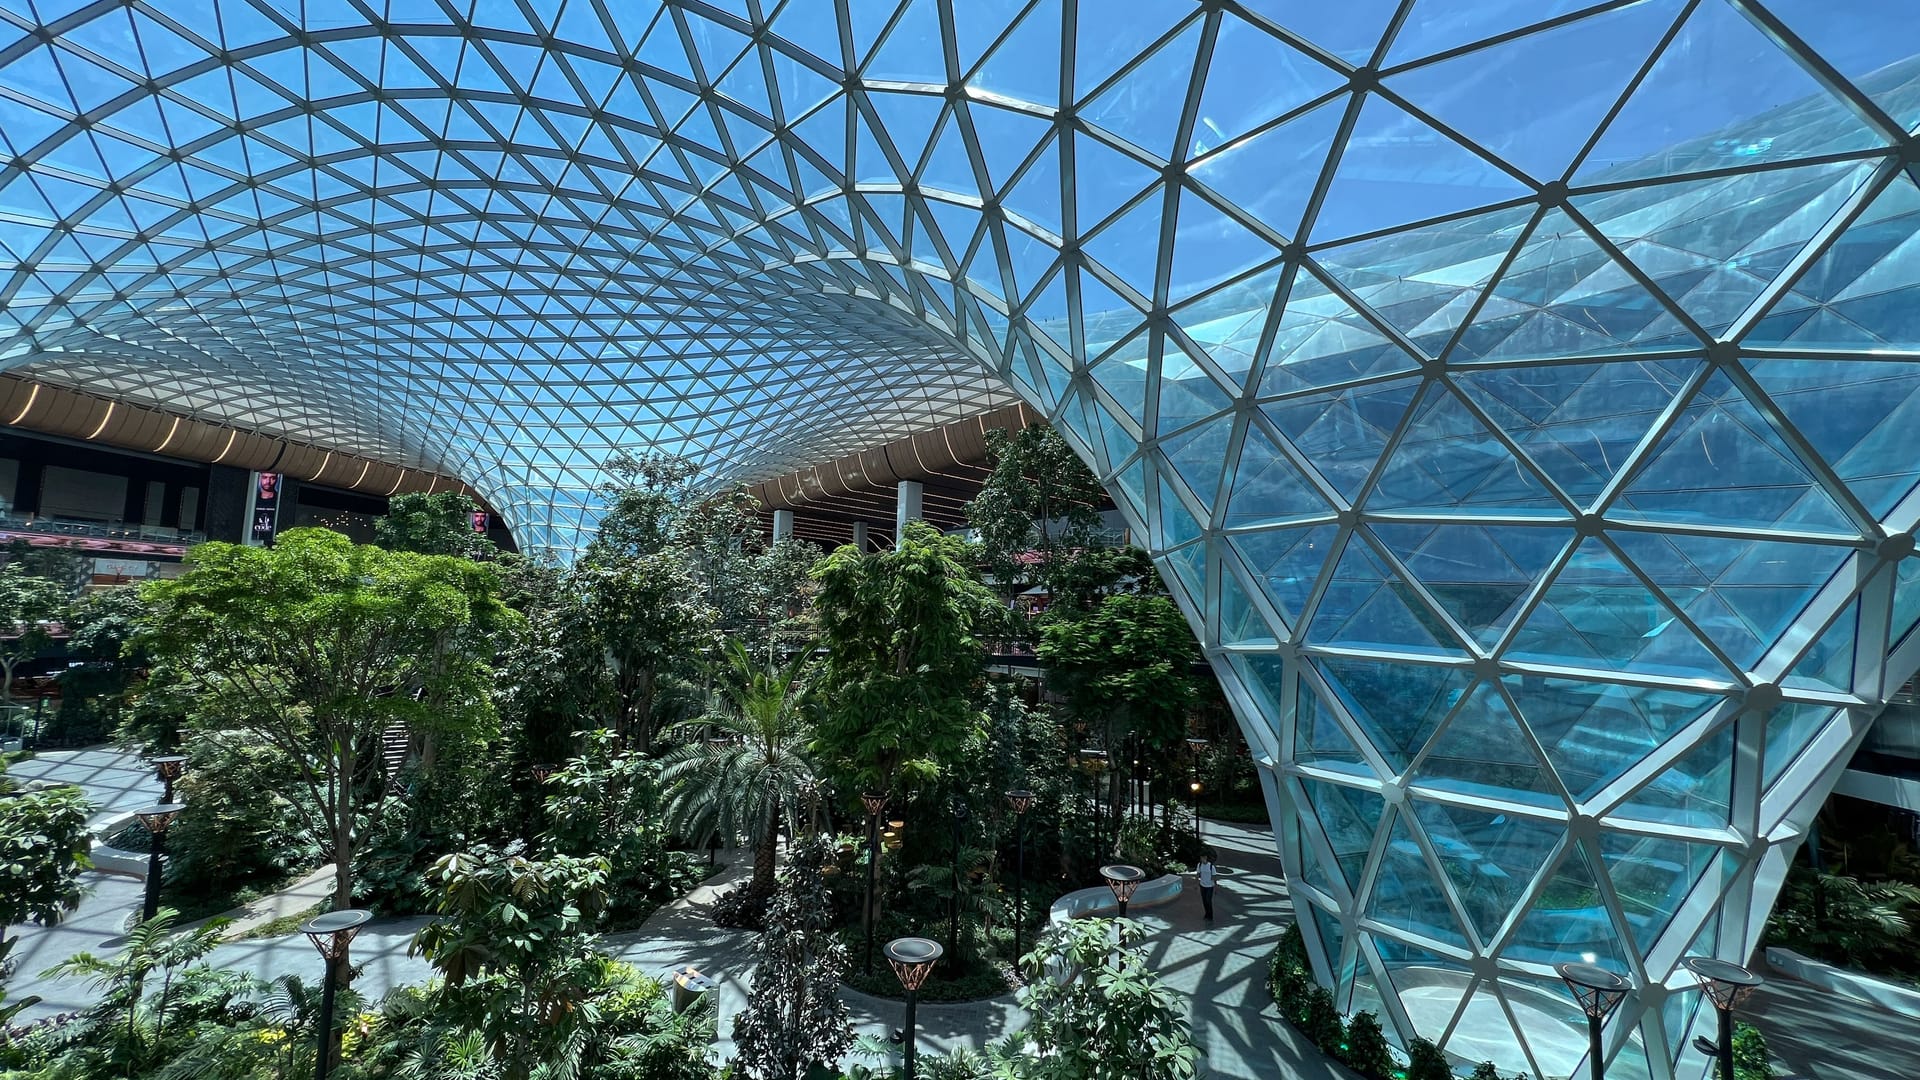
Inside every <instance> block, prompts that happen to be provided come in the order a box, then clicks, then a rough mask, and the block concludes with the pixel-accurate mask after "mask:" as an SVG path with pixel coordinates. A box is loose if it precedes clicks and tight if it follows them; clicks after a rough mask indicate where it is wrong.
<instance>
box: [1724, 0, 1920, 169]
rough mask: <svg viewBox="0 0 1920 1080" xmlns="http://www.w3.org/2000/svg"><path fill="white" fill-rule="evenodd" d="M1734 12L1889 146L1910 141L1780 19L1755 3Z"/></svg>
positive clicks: (1743, 2)
mask: <svg viewBox="0 0 1920 1080" xmlns="http://www.w3.org/2000/svg"><path fill="white" fill-rule="evenodd" d="M1732 3H1733V6H1734V9H1735V10H1736V11H1738V12H1740V14H1741V15H1744V16H1745V17H1746V19H1747V21H1748V22H1750V23H1752V24H1753V26H1754V28H1755V29H1757V30H1759V31H1760V32H1761V33H1762V34H1764V35H1765V36H1766V37H1767V39H1768V40H1770V41H1772V42H1773V43H1774V44H1775V45H1777V46H1779V47H1780V49H1781V50H1782V51H1784V52H1785V53H1786V54H1787V55H1788V56H1791V57H1792V58H1793V60H1794V62H1795V63H1796V64H1797V65H1798V66H1799V67H1800V68H1801V69H1802V70H1804V71H1805V72H1806V73H1807V74H1808V75H1810V76H1812V77H1813V80H1814V81H1815V82H1817V83H1819V84H1820V86H1821V88H1822V89H1824V90H1826V91H1827V92H1828V93H1830V94H1832V95H1834V96H1835V97H1837V98H1840V99H1841V100H1842V101H1845V102H1846V103H1847V107H1848V108H1849V109H1851V110H1852V111H1853V113H1854V114H1855V115H1856V116H1858V117H1859V118H1860V119H1861V120H1863V121H1865V122H1866V123H1867V124H1869V125H1871V126H1872V127H1874V128H1875V129H1877V130H1878V131H1879V132H1880V135H1881V137H1882V138H1884V139H1885V140H1886V141H1887V142H1888V143H1890V144H1892V145H1895V146H1898V145H1899V144H1901V143H1903V142H1905V141H1906V139H1907V130H1906V128H1905V127H1904V126H1903V125H1901V124H1900V122H1899V121H1897V120H1895V119H1894V118H1893V117H1891V116H1889V115H1888V114H1887V111H1886V110H1885V109H1882V108H1881V107H1880V105H1879V103H1878V102H1876V101H1874V100H1873V99H1872V98H1871V97H1868V96H1867V95H1866V94H1864V93H1861V92H1860V90H1859V88H1857V87H1855V86H1854V85H1853V82H1852V81H1851V80H1849V79H1848V78H1847V77H1846V76H1845V75H1842V74H1840V72H1839V71H1838V70H1837V69H1835V68H1834V66H1833V65H1832V64H1830V63H1828V62H1827V60H1826V58H1825V57H1823V56H1821V55H1820V54H1819V53H1817V52H1815V51H1814V50H1813V49H1812V48H1810V47H1809V46H1808V45H1807V43H1806V42H1805V41H1803V40H1801V38H1800V36H1799V35H1798V34H1796V33H1794V32H1793V31H1792V30H1791V29H1789V28H1788V27H1787V25H1786V24H1785V23H1783V22H1781V21H1780V18H1779V16H1777V15H1775V14H1774V13H1773V12H1771V11H1768V10H1766V9H1765V8H1763V7H1761V6H1760V5H1759V4H1756V3H1754V2H1753V0H1732Z"/></svg>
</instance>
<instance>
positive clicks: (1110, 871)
mask: <svg viewBox="0 0 1920 1080" xmlns="http://www.w3.org/2000/svg"><path fill="white" fill-rule="evenodd" d="M1100 876H1101V877H1103V878H1106V879H1107V888H1109V889H1112V890H1113V898H1114V900H1115V901H1117V902H1118V903H1119V904H1120V917H1121V918H1123V919H1124V918H1126V917H1127V901H1128V900H1131V899H1133V890H1135V889H1137V888H1139V887H1140V883H1141V882H1143V881H1145V880H1147V872H1146V871H1145V870H1142V869H1140V868H1139V867H1137V866H1129V865H1128V864H1126V863H1114V864H1113V865H1112V866H1103V867H1101V868H1100Z"/></svg>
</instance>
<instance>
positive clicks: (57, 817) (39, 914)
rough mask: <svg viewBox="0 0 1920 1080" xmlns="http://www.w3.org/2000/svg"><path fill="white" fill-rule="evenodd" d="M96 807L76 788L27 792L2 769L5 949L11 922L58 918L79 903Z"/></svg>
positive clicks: (0, 897) (1, 925)
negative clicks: (89, 827)
mask: <svg viewBox="0 0 1920 1080" xmlns="http://www.w3.org/2000/svg"><path fill="white" fill-rule="evenodd" d="M3 769H4V765H3V764H0V770H3ZM92 809H93V808H92V806H91V805H90V804H89V803H88V802H87V800H86V798H85V797H84V796H83V795H82V794H81V791H80V789H79V788H77V787H53V788H42V789H39V790H33V791H23V790H20V789H18V788H16V787H14V786H13V785H12V784H11V783H9V782H8V781H7V779H6V775H5V773H4V771H0V948H4V947H5V946H6V944H7V941H6V936H7V927H9V926H12V925H13V924H15V923H23V922H27V921H29V920H31V921H33V922H38V923H42V924H45V923H51V922H57V921H58V920H59V919H60V918H61V917H62V916H64V915H65V914H66V913H67V912H70V911H72V910H73V909H74V908H76V907H78V906H79V905H80V896H81V888H80V873H81V871H83V870H86V869H87V868H88V867H90V866H91V865H93V864H92V863H91V862H90V861H89V860H88V858H87V853H88V852H89V851H90V850H91V849H92V846H93V838H92V837H91V836H90V835H89V834H88V832H87V815H88V814H89V813H90V812H91V811H92Z"/></svg>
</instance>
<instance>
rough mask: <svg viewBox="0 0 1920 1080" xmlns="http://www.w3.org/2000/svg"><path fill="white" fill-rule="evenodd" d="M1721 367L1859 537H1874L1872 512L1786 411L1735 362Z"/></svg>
mask: <svg viewBox="0 0 1920 1080" xmlns="http://www.w3.org/2000/svg"><path fill="white" fill-rule="evenodd" d="M1722 370H1723V371H1724V372H1725V374H1726V376H1727V380H1728V381H1729V382H1731V383H1732V384H1733V385H1734V387H1735V388H1736V389H1738V390H1739V391H1741V393H1742V394H1744V395H1745V397H1746V399H1747V401H1748V403H1749V404H1751V405H1752V406H1753V408H1754V410H1755V411H1756V412H1758V413H1759V415H1760V417H1761V419H1762V420H1763V421H1764V422H1765V423H1766V424H1767V425H1768V426H1769V427H1770V428H1772V430H1773V434H1774V435H1775V437H1777V438H1779V439H1780V440H1781V441H1782V442H1784V443H1786V444H1787V446H1788V447H1789V448H1791V449H1792V451H1793V453H1794V456H1795V457H1797V458H1799V459H1800V464H1801V466H1802V467H1803V468H1805V469H1806V470H1807V471H1808V472H1810V473H1812V474H1813V477H1814V480H1815V481H1816V482H1817V483H1818V484H1819V486H1820V488H1821V489H1822V491H1823V492H1824V493H1825V494H1826V496H1827V497H1828V498H1829V499H1832V500H1833V501H1834V502H1836V503H1838V504H1839V506H1840V508H1841V510H1842V511H1843V512H1845V513H1846V515H1847V517H1848V518H1849V519H1851V520H1852V521H1853V523H1854V525H1855V526H1856V527H1857V528H1858V529H1859V530H1860V534H1861V536H1862V537H1865V538H1867V539H1873V538H1876V537H1878V536H1879V535H1880V523H1879V520H1878V519H1877V518H1875V517H1874V514H1873V512H1872V511H1871V510H1868V509H1867V508H1866V506H1865V505H1864V504H1862V503H1861V502H1860V499H1859V496H1857V495H1855V494H1854V493H1853V489H1852V488H1850V487H1848V486H1847V483H1846V481H1844V480H1842V479H1840V477H1839V475H1838V474H1837V473H1835V472H1834V471H1833V467H1832V466H1831V465H1829V464H1827V459H1826V458H1825V457H1823V456H1822V455H1821V454H1820V452H1819V451H1818V450H1816V449H1814V446H1813V444H1812V443H1811V442H1810V441H1808V439H1807V437H1806V436H1805V435H1803V434H1801V433H1800V429H1799V428H1798V427H1796V426H1794V424H1793V422H1792V421H1791V420H1789V419H1787V415H1786V413H1785V412H1783V411H1781V409H1780V406H1779V405H1778V404H1776V403H1775V402H1774V400H1773V398H1772V396H1771V395H1769V394H1768V393H1767V392H1766V390H1765V389H1763V388H1762V387H1761V386H1760V384H1759V382H1758V381H1756V380H1755V379H1754V377H1753V375H1752V374H1751V373H1749V372H1748V371H1747V369H1746V368H1745V367H1744V366H1742V365H1740V364H1737V363H1733V364H1727V365H1725V366H1724V367H1723V368H1722Z"/></svg>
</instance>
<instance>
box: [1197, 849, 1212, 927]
mask: <svg viewBox="0 0 1920 1080" xmlns="http://www.w3.org/2000/svg"><path fill="white" fill-rule="evenodd" d="M1195 876H1196V877H1198V878H1199V879H1200V906H1201V907H1202V908H1204V909H1206V912H1207V921H1208V922H1212V921H1213V883H1214V870H1213V852H1211V851H1209V852H1207V853H1206V854H1204V855H1202V856H1200V868H1199V870H1198V871H1197V872H1196V874H1195Z"/></svg>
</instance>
